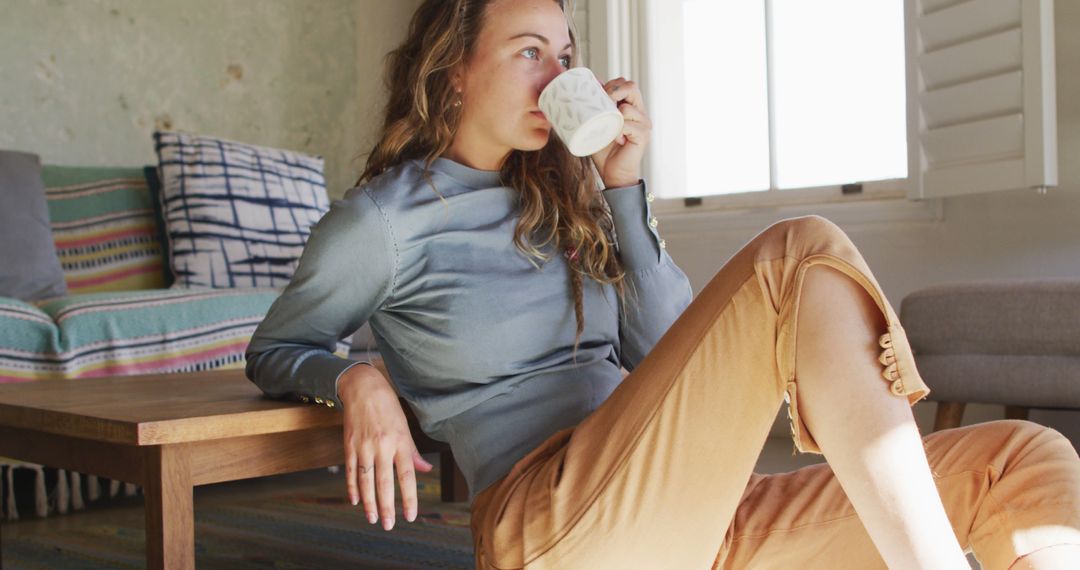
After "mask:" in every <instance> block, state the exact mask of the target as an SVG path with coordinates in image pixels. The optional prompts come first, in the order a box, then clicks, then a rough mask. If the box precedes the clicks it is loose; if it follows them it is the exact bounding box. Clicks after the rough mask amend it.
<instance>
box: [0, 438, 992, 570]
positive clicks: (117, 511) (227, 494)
mask: <svg viewBox="0 0 1080 570" xmlns="http://www.w3.org/2000/svg"><path fill="white" fill-rule="evenodd" d="M791 451H792V443H791V439H790V438H787V437H770V438H769V439H768V440H767V442H766V444H765V447H764V449H763V450H762V454H761V457H760V458H759V459H758V463H757V466H756V468H755V471H758V472H760V473H779V472H784V471H791V470H793V469H798V468H799V467H803V466H806V465H811V464H814V463H820V462H821V461H822V457H821V456H820V455H811V454H799V455H796V456H792V454H791ZM425 459H427V460H428V461H430V462H432V463H433V464H434V465H435V466H436V468H438V457H437V456H435V455H430V454H429V455H426V456H425ZM333 481H340V482H341V486H342V494H344V492H345V491H344V472H343V471H341V472H339V473H336V474H335V473H330V472H328V471H327V470H326V469H316V470H313V471H303V472H299V473H289V474H285V475H275V476H271V477H262V478H259V479H248V480H243V481H234V482H229V483H218V484H214V485H205V486H201V487H197V488H196V489H195V508H196V510H197V509H198V508H199V507H200V506H207V505H213V504H222V503H227V502H229V501H231V500H235V499H236V498H237V497H244V498H249V499H252V498H258V497H260V496H265V495H270V494H273V493H274V492H276V491H280V489H281V488H283V487H288V488H293V489H302V488H305V487H309V488H312V489H325V488H326V485H327V484H328V482H329V483H330V484H333ZM397 500H398V504H399V505H400V497H397ZM143 520H144V519H143V507H142V497H141V495H140V496H136V497H129V498H126V499H125V500H122V501H119V502H116V503H113V504H109V505H105V506H101V507H94V508H91V509H88V510H87V511H81V512H79V513H78V516H62V515H61V516H53V517H50V518H46V519H36V518H27V519H23V520H20V521H17V522H14V523H4V524H3V525H2V526H3V542H4V543H5V544H8V543H9V541H18V540H20V539H21V538H32V537H34V536H42V535H46V534H51V533H57V532H65V531H66V530H71V529H80V528H86V527H93V526H95V525H99V524H100V523H101V522H103V521H113V522H118V521H122V522H125V523H128V524H130V525H132V526H139V525H141V524H143ZM969 560H971V561H972V568H975V569H978V568H979V566H978V564H977V563H975V562H974V559H973V558H971V557H969Z"/></svg>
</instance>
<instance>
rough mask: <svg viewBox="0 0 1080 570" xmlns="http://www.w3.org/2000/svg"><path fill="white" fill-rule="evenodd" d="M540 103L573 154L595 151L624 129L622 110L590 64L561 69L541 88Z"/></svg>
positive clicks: (545, 114)
mask: <svg viewBox="0 0 1080 570" xmlns="http://www.w3.org/2000/svg"><path fill="white" fill-rule="evenodd" d="M539 103H540V111H541V112H542V113H544V116H545V117H547V120H548V121H549V122H551V126H552V127H553V128H554V129H555V134H557V135H559V138H560V139H562V141H563V143H565V144H566V147H567V148H568V149H570V153H571V154H573V155H574V156H590V155H592V154H596V153H597V152H600V151H601V150H603V148H604V147H606V146H607V145H609V144H611V142H612V141H614V140H615V139H617V138H618V137H619V134H620V133H622V129H623V116H622V113H620V112H619V108H618V107H617V106H616V105H615V101H614V100H613V99H612V98H611V96H610V95H608V94H607V92H605V91H604V86H603V85H602V84H601V83H600V81H599V80H597V79H596V75H595V74H594V73H593V72H592V71H591V70H590V69H589V68H587V67H575V68H573V69H569V70H567V71H564V72H563V73H560V74H559V75H558V76H557V77H555V79H552V80H551V83H548V85H547V87H544V90H543V91H541V92H540V101H539Z"/></svg>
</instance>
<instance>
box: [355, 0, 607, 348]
mask: <svg viewBox="0 0 1080 570" xmlns="http://www.w3.org/2000/svg"><path fill="white" fill-rule="evenodd" d="M493 1H494V0H425V1H424V3H423V5H421V6H420V8H418V9H417V11H416V13H415V14H414V15H413V18H412V21H411V22H410V24H409V35H408V38H407V39H406V40H405V42H404V43H402V44H401V45H400V46H399V47H398V48H397V49H395V50H393V51H392V52H390V53H389V54H388V55H387V62H386V70H385V77H384V80H385V82H386V87H387V89H388V90H389V101H388V102H387V104H386V108H385V122H384V124H383V127H382V130H381V132H380V134H379V137H378V142H377V143H376V144H375V147H374V149H373V150H372V151H371V153H370V155H369V156H368V160H367V165H366V167H365V169H364V172H363V174H361V175H360V179H359V180H357V182H356V185H357V186H358V185H360V184H361V183H363V182H365V181H367V180H370V179H371V178H374V177H375V176H378V175H379V174H381V173H382V172H384V171H385V170H386V169H388V168H390V167H393V166H395V165H397V164H399V163H401V162H403V161H405V160H409V159H414V158H422V159H424V165H425V171H424V178H425V179H426V180H427V181H428V184H430V185H431V187H432V189H433V190H434V189H435V185H434V184H433V183H432V182H431V176H430V173H429V172H428V171H429V169H430V166H431V163H432V162H433V161H434V160H435V159H436V158H438V157H440V156H441V155H442V154H443V153H445V152H446V151H447V149H449V148H450V145H451V143H452V142H453V139H454V135H455V133H456V132H457V129H458V125H459V122H460V120H461V107H460V106H454V102H455V101H456V100H457V93H456V92H455V90H454V87H453V85H452V83H451V80H450V77H451V76H450V74H451V72H452V70H453V69H454V68H455V66H458V65H459V64H461V63H467V62H469V61H470V60H471V58H472V57H473V54H474V51H475V49H476V45H477V39H478V38H479V35H480V30H481V28H482V27H483V25H484V14H485V10H486V8H487V6H488V5H489V4H490V3H491V2H493ZM552 1H553V2H555V3H556V4H558V5H559V7H560V8H562V10H563V12H564V13H566V12H567V10H568V4H569V2H570V0H552ZM567 21H568V24H569V26H570V41H571V43H573V44H574V46H575V49H574V55H573V60H572V61H573V65H576V64H577V61H578V54H577V53H578V50H577V49H576V47H577V40H576V37H575V36H576V34H575V33H574V29H573V19H572V18H570V17H568V18H567ZM500 180H501V182H502V183H503V184H505V185H507V186H510V187H511V188H514V189H515V190H517V191H518V192H519V195H520V198H519V201H518V203H519V205H520V208H521V211H520V218H519V220H518V223H517V226H516V228H515V229H514V244H515V245H516V246H517V248H518V249H519V250H520V251H521V253H522V254H524V255H525V257H526V259H528V260H529V261H530V263H532V264H533V265H534V266H537V267H539V266H538V265H537V264H536V261H533V259H532V258H536V259H538V260H541V261H544V262H546V261H547V260H548V259H549V256H548V255H546V254H544V253H543V252H542V251H541V250H540V248H542V247H544V246H547V245H548V244H553V246H554V250H555V251H558V252H565V254H566V256H567V261H568V262H569V264H570V268H571V272H570V273H571V280H570V290H571V293H572V294H573V297H574V314H575V316H576V318H577V334H576V335H575V338H574V358H575V360H576V357H577V347H578V343H579V341H580V339H581V334H582V331H583V330H584V327H585V322H584V311H583V308H582V297H583V295H582V289H583V279H582V277H583V276H584V275H587V276H589V277H590V278H592V279H594V280H596V281H599V282H601V283H606V284H612V285H614V287H615V289H616V291H617V293H618V297H619V300H620V303H624V304H625V300H624V297H625V283H624V279H625V272H624V271H623V269H622V265H621V263H620V260H619V257H618V256H617V255H616V252H615V249H614V247H613V244H612V234H613V233H614V232H613V227H614V224H613V222H612V218H611V213H610V211H609V210H608V209H607V207H606V202H605V201H604V200H603V199H602V198H601V196H600V192H598V191H597V190H598V188H599V184H598V177H597V175H596V173H595V170H594V169H593V167H592V164H591V161H590V159H589V158H588V157H576V156H574V155H572V154H570V151H569V150H567V148H566V146H565V144H564V143H562V141H560V140H559V139H558V137H556V136H552V137H551V138H550V140H549V142H548V144H547V145H546V146H544V148H542V149H540V150H538V151H531V152H525V151H520V150H513V151H512V152H511V153H510V155H509V157H508V158H507V159H506V161H505V162H504V164H503V166H502V168H501V170H500ZM435 193H436V194H438V190H435ZM441 197H442V196H441V195H440V198H441Z"/></svg>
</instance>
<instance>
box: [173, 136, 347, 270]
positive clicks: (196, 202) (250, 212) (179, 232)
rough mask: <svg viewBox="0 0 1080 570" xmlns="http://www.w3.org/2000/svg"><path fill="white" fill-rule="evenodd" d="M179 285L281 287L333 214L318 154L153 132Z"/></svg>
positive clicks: (210, 138) (321, 162)
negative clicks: (314, 228) (314, 234)
mask: <svg viewBox="0 0 1080 570" xmlns="http://www.w3.org/2000/svg"><path fill="white" fill-rule="evenodd" d="M154 141H155V145H154V148H155V149H156V150H157V153H158V170H159V173H160V175H161V203H162V214H163V216H164V218H165V227H166V233H167V235H168V239H169V246H170V250H171V258H172V259H171V260H170V263H171V265H172V269H173V273H174V274H175V275H176V283H175V284H174V286H181V287H188V286H205V287H219V288H236V287H284V286H285V285H287V284H288V283H289V280H290V279H291V278H292V275H293V272H294V271H295V269H296V264H297V262H298V261H299V259H300V253H301V252H302V251H303V249H304V244H305V243H306V241H307V237H308V235H309V234H310V233H311V226H312V225H314V224H315V223H316V222H318V221H319V219H320V218H322V216H323V214H325V213H326V212H327V210H329V208H330V201H329V198H328V197H327V194H326V182H325V179H324V177H323V159H322V157H321V156H308V155H304V154H301V153H298V152H293V151H288V150H282V149H275V148H268V147H261V146H254V145H249V144H244V143H241V142H237V141H230V140H225V139H220V138H214V137H209V136H200V135H194V134H187V133H178V132H161V131H155V132H154Z"/></svg>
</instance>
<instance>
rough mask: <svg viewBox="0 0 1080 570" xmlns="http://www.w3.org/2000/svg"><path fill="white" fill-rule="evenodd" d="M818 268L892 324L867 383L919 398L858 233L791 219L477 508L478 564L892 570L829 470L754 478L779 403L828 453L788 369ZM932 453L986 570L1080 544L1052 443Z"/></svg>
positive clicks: (938, 446) (943, 442) (968, 432)
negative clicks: (811, 274)
mask: <svg viewBox="0 0 1080 570" xmlns="http://www.w3.org/2000/svg"><path fill="white" fill-rule="evenodd" d="M818 263H821V264H826V265H829V266H831V267H834V268H836V269H838V270H840V271H842V272H843V273H844V274H845V275H847V276H849V277H851V278H852V279H854V280H855V281H857V282H858V283H859V284H860V285H861V286H862V287H863V288H865V289H866V291H868V292H869V293H870V295H871V296H872V297H873V298H874V300H875V301H876V303H877V305H878V307H879V308H880V309H881V311H882V312H883V314H884V315H885V317H886V322H887V324H888V330H887V331H884V333H883V334H882V335H881V337H880V341H879V344H881V347H882V353H881V356H880V361H881V363H882V376H881V377H880V378H866V379H859V380H858V381H866V382H881V387H882V389H883V390H890V391H891V392H892V393H893V394H895V395H896V396H897V397H904V398H907V399H908V401H909V402H910V403H911V404H912V405H913V404H914V403H915V402H916V401H918V400H919V399H921V398H923V397H924V396H925V395H926V394H927V393H928V391H929V390H928V389H927V387H926V385H925V384H924V383H923V381H922V379H921V378H920V377H919V373H918V371H917V370H916V368H915V361H914V358H913V356H912V353H911V349H910V347H909V346H908V342H907V337H906V334H905V332H904V330H903V328H902V327H901V325H900V322H899V320H898V318H897V316H896V313H895V312H894V311H893V309H892V307H891V306H890V305H889V303H888V301H887V300H886V299H885V296H884V294H883V293H882V291H881V288H880V287H879V285H878V283H877V281H876V279H875V278H874V276H873V274H872V273H871V272H870V268H869V267H867V265H866V262H865V261H864V260H863V258H862V255H861V254H860V253H859V252H858V250H857V249H856V248H855V246H854V244H853V243H852V242H851V240H850V239H849V238H848V236H847V235H846V234H845V233H843V231H842V230H841V229H840V228H838V227H837V226H836V225H835V224H833V223H832V222H830V221H828V220H827V219H825V218H822V217H820V216H805V217H799V218H791V219H787V220H782V221H780V222H777V223H776V224H773V225H771V226H769V227H768V228H766V229H765V230H763V231H762V232H761V233H759V234H758V235H757V236H755V237H754V238H753V239H752V240H750V241H749V242H748V243H747V244H746V245H745V246H743V248H741V249H740V250H739V251H738V252H737V253H736V254H735V255H734V256H732V258H731V259H730V260H728V262H727V263H725V264H724V266H723V267H722V268H721V269H720V270H719V271H718V272H717V273H716V275H715V277H713V279H712V280H711V281H710V282H709V284H708V285H707V286H706V287H705V288H704V289H703V290H702V291H701V292H700V293H699V294H698V295H697V296H696V297H695V299H694V300H693V302H692V303H691V304H690V305H689V306H688V307H687V309H686V310H685V311H684V312H683V314H682V315H681V316H680V317H679V319H678V320H677V321H676V322H675V323H674V324H673V325H672V326H671V327H670V329H669V330H668V331H667V332H666V333H665V335H664V336H663V337H662V338H661V340H660V341H659V342H658V343H657V345H656V346H655V347H654V348H653V350H652V351H651V352H650V353H649V355H648V356H647V357H646V358H645V359H644V360H643V361H642V362H641V363H639V365H638V366H637V367H636V368H635V369H634V370H633V372H632V373H631V374H629V375H628V376H627V377H626V378H624V380H623V382H622V383H621V384H620V385H619V387H618V388H617V389H616V390H615V391H614V392H613V393H612V394H611V396H609V397H608V399H607V400H606V401H605V402H604V403H603V404H601V405H600V406H599V407H598V408H597V409H596V410H594V411H593V413H591V414H590V415H589V416H588V417H586V418H585V420H583V421H582V422H581V423H579V424H578V425H576V426H573V427H570V428H566V429H563V430H561V431H559V432H556V433H554V434H553V435H552V436H551V437H550V438H548V439H547V440H545V441H544V442H543V443H542V444H540V445H539V446H537V447H536V448H535V449H533V450H532V451H531V452H530V453H529V454H528V455H526V456H525V457H523V458H522V459H521V460H519V461H518V462H517V463H516V464H515V465H514V467H513V468H512V469H511V471H510V472H509V473H508V474H507V475H506V476H504V477H503V478H502V479H500V480H499V481H497V482H496V483H494V484H493V485H491V486H490V487H488V488H487V489H485V490H484V491H483V492H481V493H480V494H479V495H477V496H476V497H475V498H474V501H473V504H472V522H471V525H472V533H473V540H474V546H475V554H476V566H477V568H481V569H491V568H497V569H515V568H557V569H560V570H566V569H587V570H601V569H607V568H618V569H628V568H649V569H662V568H671V569H679V570H685V569H696V568H701V569H707V568H714V569H715V568H739V569H742V568H753V569H763V568H785V569H790V568H799V569H800V570H807V569H810V568H829V569H836V568H857V569H864V568H884V567H885V564H884V562H883V560H882V559H881V557H880V555H879V554H878V553H877V550H876V549H875V547H874V545H873V543H872V542H871V540H870V537H869V535H868V534H867V532H866V530H865V529H864V527H863V526H862V523H861V521H860V520H859V517H858V515H857V514H856V513H855V511H854V509H853V508H852V506H851V504H850V502H849V501H848V499H847V497H846V496H845V494H844V492H843V490H842V489H841V488H840V485H839V483H838V482H837V480H836V478H835V476H834V475H833V473H832V471H831V470H830V468H829V467H828V465H827V464H818V465H813V466H809V467H804V468H802V469H798V470H796V471H793V472H790V473H783V474H775V475H762V474H758V473H754V472H753V468H754V465H755V464H756V461H757V459H758V455H759V453H760V451H761V448H762V446H763V445H764V443H765V439H766V437H767V436H768V433H769V429H770V427H771V426H772V423H773V419H774V418H775V415H776V411H777V409H778V408H779V406H780V404H781V403H782V402H783V401H784V400H787V401H788V404H789V406H788V411H789V417H790V418H791V427H792V436H793V438H794V442H795V447H796V448H797V449H799V450H801V451H805V452H818V453H820V448H819V447H818V445H817V443H816V442H815V441H814V439H813V435H812V434H811V433H809V431H808V430H807V428H806V425H805V424H804V423H803V422H802V421H800V419H799V414H798V411H799V410H798V399H797V395H798V392H797V388H798V378H797V376H796V371H795V369H794V363H795V350H796V343H795V340H796V339H795V330H796V321H795V319H796V318H797V315H798V306H799V294H800V291H801V288H802V280H803V277H804V275H805V273H806V270H807V269H808V268H809V267H811V266H812V265H814V264H818ZM842 348H843V347H837V349H838V350H842ZM923 442H924V444H925V449H926V453H927V458H928V460H929V463H930V466H931V470H932V473H933V476H934V480H935V482H936V484H937V488H938V491H939V493H940V495H941V498H942V501H943V503H944V505H945V510H946V512H947V513H948V516H949V519H950V521H951V522H952V526H953V530H954V531H955V533H956V536H957V538H958V539H959V541H960V544H961V545H962V546H963V547H964V548H965V549H968V548H970V549H972V550H973V551H974V552H975V555H976V557H977V558H978V559H979V561H980V563H981V564H982V565H983V568H984V569H986V570H991V569H993V570H997V569H1005V568H1008V567H1009V566H1010V565H1012V563H1013V562H1014V561H1015V560H1016V559H1017V558H1018V557H1020V556H1022V555H1025V554H1028V553H1031V552H1033V551H1035V550H1037V549H1039V548H1043V547H1046V546H1051V545H1056V544H1080V458H1078V457H1077V454H1076V451H1075V449H1074V448H1073V447H1072V445H1071V444H1070V442H1069V441H1068V440H1067V439H1065V438H1064V437H1063V436H1062V435H1061V434H1059V433H1058V432H1056V431H1054V430H1052V429H1049V428H1045V427H1042V426H1039V425H1037V424H1034V423H1031V422H1027V421H1011V420H1010V421H1004V420H1003V421H995V422H988V423H984V424H978V425H973V426H968V427H962V428H957V429H950V430H943V431H939V432H936V433H932V434H930V435H928V436H926V437H924V438H923Z"/></svg>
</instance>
